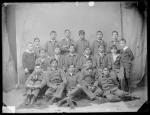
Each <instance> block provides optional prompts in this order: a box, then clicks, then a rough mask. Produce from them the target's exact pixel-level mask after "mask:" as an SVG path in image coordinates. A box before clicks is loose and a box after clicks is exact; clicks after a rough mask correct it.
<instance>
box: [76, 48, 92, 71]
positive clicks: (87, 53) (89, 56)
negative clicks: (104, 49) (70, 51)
mask: <svg viewBox="0 0 150 115" xmlns="http://www.w3.org/2000/svg"><path fill="white" fill-rule="evenodd" d="M89 59H90V60H92V61H93V56H92V51H91V49H90V48H86V49H85V51H84V53H83V54H82V55H81V57H80V58H79V60H78V64H77V68H78V69H79V70H81V69H82V68H83V67H84V64H85V63H86V61H87V60H89Z"/></svg>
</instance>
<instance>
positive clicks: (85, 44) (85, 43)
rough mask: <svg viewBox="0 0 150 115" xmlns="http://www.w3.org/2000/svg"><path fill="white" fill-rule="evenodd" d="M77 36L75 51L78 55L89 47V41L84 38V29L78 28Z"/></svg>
mask: <svg viewBox="0 0 150 115" xmlns="http://www.w3.org/2000/svg"><path fill="white" fill-rule="evenodd" d="M79 37H80V39H79V40H78V41H77V53H78V54H79V55H82V54H83V52H84V50H85V49H86V48H87V47H89V42H88V41H87V40H86V39H85V31H84V30H80V31H79Z"/></svg>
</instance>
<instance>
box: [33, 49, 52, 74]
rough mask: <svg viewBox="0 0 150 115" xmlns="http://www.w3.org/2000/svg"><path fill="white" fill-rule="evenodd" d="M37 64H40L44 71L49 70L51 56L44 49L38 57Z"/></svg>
mask: <svg viewBox="0 0 150 115" xmlns="http://www.w3.org/2000/svg"><path fill="white" fill-rule="evenodd" d="M35 64H40V66H41V69H42V70H43V71H47V68H48V66H49V65H50V64H49V58H48V56H47V55H46V52H45V50H44V49H42V50H41V52H40V55H39V57H38V58H37V59H36V61H35Z"/></svg>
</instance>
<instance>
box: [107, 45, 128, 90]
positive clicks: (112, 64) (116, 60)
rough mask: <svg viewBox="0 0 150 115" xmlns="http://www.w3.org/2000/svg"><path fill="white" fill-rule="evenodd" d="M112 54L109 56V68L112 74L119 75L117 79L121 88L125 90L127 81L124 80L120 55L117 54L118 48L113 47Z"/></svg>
mask: <svg viewBox="0 0 150 115" xmlns="http://www.w3.org/2000/svg"><path fill="white" fill-rule="evenodd" d="M110 49H111V53H110V54H108V55H107V66H108V68H109V70H111V72H114V74H117V78H114V79H117V80H118V81H119V88H120V89H121V90H125V79H124V68H123V67H122V65H121V63H120V54H118V53H117V46H116V45H112V47H111V48H110Z"/></svg>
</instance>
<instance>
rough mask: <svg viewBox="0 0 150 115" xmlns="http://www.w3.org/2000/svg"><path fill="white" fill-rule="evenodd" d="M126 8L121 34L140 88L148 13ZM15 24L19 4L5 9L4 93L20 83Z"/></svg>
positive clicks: (3, 21)
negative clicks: (130, 54)
mask: <svg viewBox="0 0 150 115" xmlns="http://www.w3.org/2000/svg"><path fill="white" fill-rule="evenodd" d="M125 5H126V3H125V2H123V3H122V5H121V7H120V10H121V19H120V20H121V22H122V24H121V25H122V27H121V28H122V31H121V34H122V37H124V38H125V39H126V40H127V44H128V46H129V47H130V48H131V50H132V51H133V54H134V57H135V59H134V61H133V67H132V75H131V84H132V85H133V86H136V85H137V84H138V83H140V81H141V80H142V79H143V77H144V76H145V77H146V76H147V66H146V65H147V64H146V63H147V20H146V19H147V17H146V15H147V12H146V11H145V14H143V15H141V12H139V10H138V9H137V8H136V7H124V6H125ZM110 19H111V18H110ZM93 20H94V19H93ZM15 21H16V19H15V5H11V6H9V8H8V7H3V8H2V53H3V90H4V91H8V90H11V89H13V88H15V87H16V84H17V83H19V77H18V76H17V75H18V74H17V50H16V48H17V47H16V42H17V41H16V35H15V34H16V25H15ZM20 39H22V38H20ZM110 39H111V38H110ZM18 70H19V68H18ZM20 78H21V77H20Z"/></svg>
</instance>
